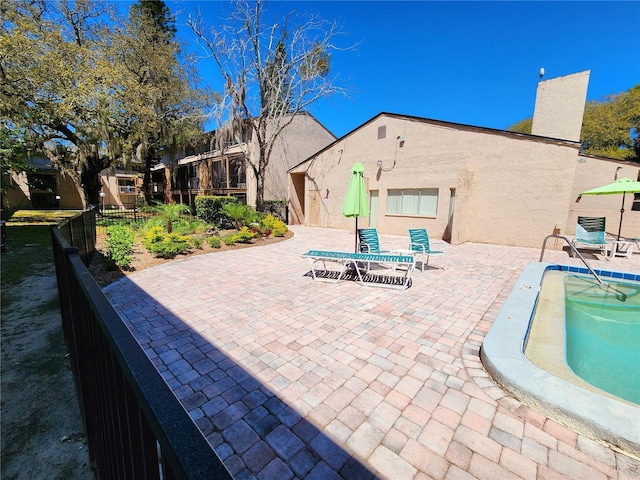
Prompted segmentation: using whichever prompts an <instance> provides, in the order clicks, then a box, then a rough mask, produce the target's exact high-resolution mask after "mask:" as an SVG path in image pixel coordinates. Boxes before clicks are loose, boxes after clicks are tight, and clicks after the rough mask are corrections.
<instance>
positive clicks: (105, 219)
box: [96, 204, 155, 233]
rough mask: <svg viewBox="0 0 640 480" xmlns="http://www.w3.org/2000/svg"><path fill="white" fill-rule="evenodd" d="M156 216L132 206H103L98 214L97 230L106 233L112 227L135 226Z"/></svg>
mask: <svg viewBox="0 0 640 480" xmlns="http://www.w3.org/2000/svg"><path fill="white" fill-rule="evenodd" d="M154 215H155V214H154V213H153V212H150V211H148V210H145V209H141V208H140V207H138V206H137V205H135V204H132V205H103V206H102V207H101V208H100V210H99V211H98V212H97V213H96V228H97V230H98V232H100V233H105V232H106V231H107V227H109V226H111V225H135V224H136V223H138V222H144V221H145V220H147V219H149V218H151V217H153V216H154Z"/></svg>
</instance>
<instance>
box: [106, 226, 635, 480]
mask: <svg viewBox="0 0 640 480" xmlns="http://www.w3.org/2000/svg"><path fill="white" fill-rule="evenodd" d="M292 230H294V232H295V236H294V237H293V238H292V239H290V240H287V241H285V242H281V243H277V244H272V245H268V246H265V247H256V248H248V249H239V250H235V251H226V252H219V253H214V254H211V255H199V256H196V257H192V258H186V259H184V260H179V261H175V262H172V263H169V264H165V265H163V266H159V267H155V268H152V269H149V270H145V271H142V272H139V273H136V274H134V275H131V276H129V277H126V278H124V279H121V280H119V281H118V282H116V283H114V284H112V285H110V286H109V287H107V288H106V289H105V292H106V294H107V296H108V297H109V298H110V300H111V302H112V303H113V304H114V306H115V308H116V310H118V311H119V313H120V314H121V316H122V317H123V319H124V320H125V322H126V323H127V324H128V325H129V327H130V329H131V330H132V332H133V333H134V335H135V336H136V338H137V339H138V341H139V342H140V344H141V345H142V346H143V348H144V349H145V351H146V353H147V355H148V356H149V357H150V358H151V360H152V361H153V362H154V364H155V365H156V367H157V368H158V370H159V371H160V372H161V374H162V376H163V377H164V378H165V380H166V381H167V383H168V384H169V385H170V386H171V388H173V390H174V392H175V394H176V396H177V397H178V398H179V399H180V400H181V402H182V404H183V405H184V406H185V409H186V410H187V411H188V412H189V414H190V415H191V417H192V418H193V420H194V421H195V422H196V424H197V425H198V426H199V428H200V429H201V431H202V432H203V434H204V435H205V436H206V437H207V439H208V440H209V442H210V444H211V445H212V446H213V447H214V449H215V450H216V452H217V453H218V455H219V456H220V457H221V459H222V460H223V461H224V463H225V465H226V466H227V468H228V469H229V470H230V471H231V473H232V474H233V475H234V476H235V477H236V478H238V479H245V478H246V479H249V478H258V479H263V478H264V479H287V478H301V479H330V478H345V479H358V478H374V477H377V478H387V479H393V480H396V479H397V480H399V479H405V478H410V479H414V478H415V479H429V478H432V479H467V478H479V479H485V478H486V479H503V478H504V479H509V478H520V479H548V478H580V479H581V480H584V479H591V478H593V479H598V478H602V479H607V478H614V479H627V478H629V479H630V478H638V477H639V476H640V462H639V461H638V460H637V459H634V458H632V457H629V456H627V455H624V454H622V453H619V452H616V451H614V450H612V449H610V448H608V447H606V446H604V445H601V444H599V443H597V442H594V441H593V440H590V439H588V438H587V437H584V436H582V435H580V434H577V433H575V432H573V431H571V430H569V429H568V428H566V427H564V426H562V425H560V424H558V423H556V422H554V421H553V420H550V419H548V418H546V417H545V416H544V415H543V414H541V413H539V412H536V411H534V410H532V409H530V408H529V407H527V406H525V405H523V404H522V403H520V402H519V401H517V400H515V399H514V398H512V397H510V396H508V395H507V394H506V393H505V392H504V391H503V390H501V389H500V388H499V387H498V386H497V385H496V384H495V383H494V382H493V380H492V379H491V378H490V377H489V376H488V375H487V374H486V372H485V371H484V369H483V367H482V364H481V363H480V360H479V348H480V345H481V343H482V339H483V338H484V335H485V334H486V332H487V331H488V330H489V328H490V327H491V324H492V321H493V319H494V318H495V316H496V314H497V312H498V311H499V309H500V306H501V305H502V303H503V302H504V299H505V298H506V297H507V296H508V294H509V293H510V291H511V288H512V287H513V284H514V282H515V280H516V279H517V277H518V276H519V274H520V272H521V271H522V269H523V268H524V267H525V266H526V265H527V264H528V263H530V262H532V261H537V260H538V257H539V255H540V251H539V249H531V248H520V247H507V246H496V245H484V244H463V245H453V246H451V247H450V249H449V255H448V256H449V258H448V262H447V269H446V270H444V271H443V270H440V269H437V268H435V269H433V268H431V269H427V270H425V272H424V273H421V272H419V271H416V272H415V273H414V277H413V285H412V287H411V288H409V289H408V290H405V291H397V290H389V289H381V288H366V287H362V286H360V285H358V284H356V283H354V282H341V283H337V284H330V283H322V282H314V281H313V280H312V279H311V278H310V277H309V276H308V275H306V274H307V273H308V272H309V270H310V269H309V264H308V261H307V260H305V259H303V258H301V256H300V255H301V254H302V253H304V252H305V251H307V250H309V249H311V248H315V249H331V250H341V249H343V250H347V251H349V250H351V249H352V248H353V233H349V232H346V231H342V230H332V229H320V228H309V227H301V226H294V227H292ZM382 239H383V240H390V241H392V242H394V243H395V244H396V245H400V244H402V242H403V241H405V242H406V241H407V239H403V238H402V237H398V236H391V235H387V236H385V235H382ZM545 261H558V262H561V263H565V264H567V263H569V264H578V261H577V260H576V259H572V258H570V257H568V255H567V254H566V253H565V252H563V251H555V250H547V252H546V254H545ZM591 264H592V265H593V266H597V267H598V268H612V269H621V270H626V271H636V272H637V271H640V259H639V257H638V256H637V255H636V256H634V257H633V258H631V259H626V258H617V259H613V260H612V261H611V262H608V261H604V260H594V261H593V262H591ZM639 412H640V410H639ZM630 421H633V419H630ZM638 421H639V422H640V413H639V418H638ZM639 425H640V423H639Z"/></svg>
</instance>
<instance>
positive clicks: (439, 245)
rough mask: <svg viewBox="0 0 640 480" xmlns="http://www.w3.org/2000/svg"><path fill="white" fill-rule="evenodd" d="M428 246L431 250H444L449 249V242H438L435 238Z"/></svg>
mask: <svg viewBox="0 0 640 480" xmlns="http://www.w3.org/2000/svg"><path fill="white" fill-rule="evenodd" d="M429 247H430V248H431V250H440V251H442V252H446V251H447V250H449V244H448V243H447V242H439V241H437V240H436V241H431V244H430V245H429Z"/></svg>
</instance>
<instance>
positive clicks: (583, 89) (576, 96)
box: [531, 70, 591, 142]
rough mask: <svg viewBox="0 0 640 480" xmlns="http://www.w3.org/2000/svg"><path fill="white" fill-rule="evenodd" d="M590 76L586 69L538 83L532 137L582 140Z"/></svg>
mask: <svg viewBox="0 0 640 480" xmlns="http://www.w3.org/2000/svg"><path fill="white" fill-rule="evenodd" d="M590 74H591V71H590V70H585V71H584V72H578V73H574V74H572V75H566V76H564V77H558V78H552V79H550V80H541V81H540V82H538V90H537V92H536V106H535V110H534V112H533V124H532V126H531V133H532V134H533V135H539V136H542V137H551V138H558V139H561V140H571V141H574V142H579V141H580V130H581V129H582V115H583V114H584V105H585V101H586V99H587V87H588V86H589V75H590Z"/></svg>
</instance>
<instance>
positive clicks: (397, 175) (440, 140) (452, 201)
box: [289, 72, 640, 247]
mask: <svg viewBox="0 0 640 480" xmlns="http://www.w3.org/2000/svg"><path fill="white" fill-rule="evenodd" d="M588 78H589V72H581V73H578V74H575V75H570V76H567V77H560V78H557V79H552V80H547V81H541V82H540V83H539V87H538V94H537V100H536V112H535V113H534V121H533V124H534V127H535V129H534V130H535V131H536V132H538V133H540V132H544V136H541V135H542V134H539V135H525V134H519V133H513V132H507V131H501V130H494V129H489V128H482V127H475V126H470V125H461V124H456V123H450V122H443V121H438V120H432V119H427V118H420V117H414V116H408V115H398V114H393V113H380V114H379V115H376V116H375V117H373V118H372V119H371V120H369V121H368V122H366V123H364V124H363V125H361V126H359V127H357V128H356V129H355V130H353V131H351V132H349V133H348V134H346V135H345V136H344V137H342V138H340V139H338V140H336V141H335V142H334V143H332V144H331V145H329V146H327V147H326V148H324V149H322V150H321V151H319V152H317V153H316V154H314V155H313V156H311V157H309V158H308V159H306V160H305V161H304V162H302V163H301V164H299V165H297V166H295V167H294V168H291V169H290V170H289V191H290V194H289V223H291V224H304V225H309V226H320V227H330V228H341V229H349V230H351V231H353V230H354V229H355V221H354V219H353V218H345V217H344V216H343V215H342V214H341V208H342V202H343V199H344V194H345V191H346V188H347V185H348V183H349V178H350V175H351V168H352V167H353V165H354V164H355V163H356V162H360V163H362V164H363V166H364V168H365V180H366V184H367V188H368V191H369V199H370V204H371V215H370V216H369V218H368V219H361V220H360V222H359V227H362V226H367V225H369V226H372V227H376V228H378V229H379V231H380V232H382V233H389V234H399V235H407V229H408V228H422V227H424V228H426V229H427V230H428V231H429V233H430V235H431V236H432V237H433V238H444V239H446V240H448V241H450V242H451V243H453V244H459V243H463V242H480V243H493V244H504V245H519V246H528V247H541V245H542V242H543V240H544V238H545V237H546V236H547V235H549V234H551V233H552V232H553V231H554V230H556V229H559V230H560V233H561V234H563V235H572V234H574V233H575V226H576V221H577V217H578V215H583V216H587V215H588V216H606V217H607V230H608V231H610V232H616V233H617V229H618V222H619V216H620V204H621V200H622V198H621V196H619V195H608V196H594V197H591V198H589V199H586V198H583V199H582V201H581V202H580V203H576V202H575V200H576V198H577V196H578V194H579V193H580V192H582V191H585V190H589V189H591V188H594V187H598V186H600V185H604V184H606V183H610V182H613V181H614V176H615V175H617V176H618V178H621V177H630V178H632V179H636V178H638V175H639V169H640V165H638V164H633V163H629V162H622V161H617V160H611V159H606V158H601V157H594V156H587V155H583V154H581V153H580V143H579V138H580V126H581V122H582V115H583V111H584V104H585V99H586V90H587V84H588ZM558 105H560V106H561V108H555V107H556V106H558ZM554 132H557V133H554ZM627 197H629V198H628V199H627V205H628V207H627V209H626V212H625V221H624V223H623V230H622V234H623V235H625V236H628V237H640V212H638V211H632V210H631V203H632V201H633V195H627ZM319 247H320V246H319Z"/></svg>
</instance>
